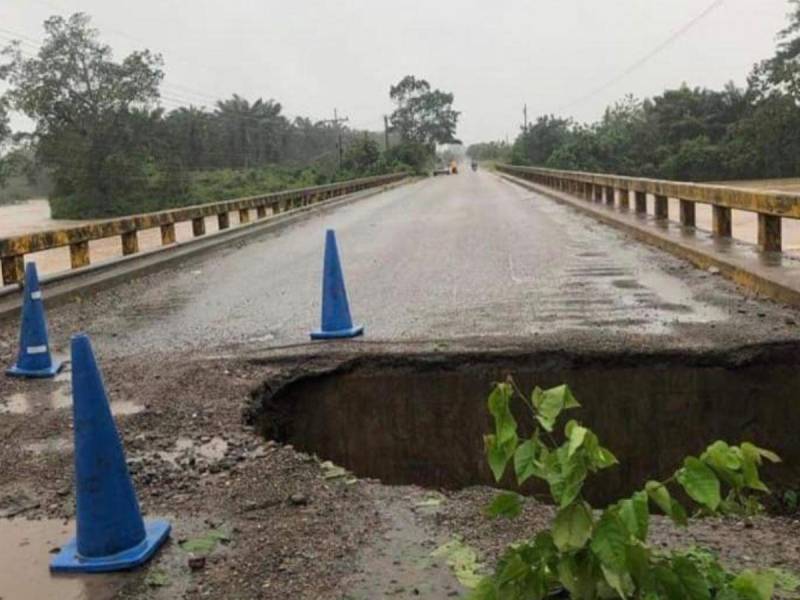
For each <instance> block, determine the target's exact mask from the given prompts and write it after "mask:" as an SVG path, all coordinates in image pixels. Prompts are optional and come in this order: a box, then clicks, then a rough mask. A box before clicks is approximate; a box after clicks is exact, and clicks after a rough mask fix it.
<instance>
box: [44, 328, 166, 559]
mask: <svg viewBox="0 0 800 600" xmlns="http://www.w3.org/2000/svg"><path fill="white" fill-rule="evenodd" d="M71 356H72V430H73V436H74V440H75V443H74V447H75V452H74V459H75V526H76V527H75V528H76V535H75V537H74V538H72V539H71V540H70V542H69V543H68V544H66V545H65V546H64V547H63V548H62V549H61V550H60V551H59V553H58V554H57V555H56V556H55V557H53V559H52V561H51V562H50V570H52V571H56V572H59V571H60V572H64V571H66V572H73V573H74V572H83V573H98V572H102V571H116V570H120V569H132V568H134V567H137V566H139V565H141V564H142V563H144V562H145V561H146V560H147V559H149V558H150V557H151V556H153V554H154V553H155V551H156V550H157V549H158V547H159V546H160V545H161V544H162V543H164V540H166V539H167V537H168V536H169V533H170V526H169V523H167V522H166V521H160V520H158V521H149V522H148V521H144V520H143V519H142V513H141V509H140V508H139V501H138V499H137V498H136V490H135V489H134V487H133V481H132V479H131V476H130V473H129V472H128V467H127V464H126V460H125V450H124V449H123V447H122V440H121V439H120V437H119V433H118V432H117V428H116V425H115V424H114V418H113V416H112V415H111V407H110V405H109V403H108V396H107V395H106V390H105V385H104V384H103V377H102V375H101V373H100V369H99V368H98V367H97V361H96V360H95V356H94V352H93V351H92V344H91V342H90V341H89V337H88V336H86V335H85V334H80V335H75V336H73V337H72V341H71Z"/></svg>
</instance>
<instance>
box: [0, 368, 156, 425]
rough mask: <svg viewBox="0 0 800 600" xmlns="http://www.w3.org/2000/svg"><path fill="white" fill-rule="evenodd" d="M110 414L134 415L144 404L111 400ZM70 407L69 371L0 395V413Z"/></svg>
mask: <svg viewBox="0 0 800 600" xmlns="http://www.w3.org/2000/svg"><path fill="white" fill-rule="evenodd" d="M110 405H111V414H113V415H117V416H120V415H135V414H137V413H140V412H142V411H143V410H144V406H143V405H141V404H138V403H136V402H133V401H132V400H113V399H112V400H111V402H110ZM71 407H72V386H71V385H70V384H69V373H63V372H62V373H61V374H59V376H58V377H57V378H56V379H54V380H53V381H38V382H31V384H30V387H29V388H28V389H26V390H25V391H23V392H15V393H13V394H9V395H8V396H5V397H0V415H2V414H12V415H24V414H30V413H35V412H41V411H44V410H60V409H68V408H71Z"/></svg>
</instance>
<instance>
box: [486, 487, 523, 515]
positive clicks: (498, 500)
mask: <svg viewBox="0 0 800 600" xmlns="http://www.w3.org/2000/svg"><path fill="white" fill-rule="evenodd" d="M521 510H522V496H520V495H519V494H516V493H514V492H503V493H501V494H497V496H495V497H494V500H492V503H491V504H490V505H489V506H488V507H486V514H487V515H488V516H490V517H492V518H497V517H504V518H506V519H511V518H513V517H516V516H517V515H518V514H519V513H520V511H521Z"/></svg>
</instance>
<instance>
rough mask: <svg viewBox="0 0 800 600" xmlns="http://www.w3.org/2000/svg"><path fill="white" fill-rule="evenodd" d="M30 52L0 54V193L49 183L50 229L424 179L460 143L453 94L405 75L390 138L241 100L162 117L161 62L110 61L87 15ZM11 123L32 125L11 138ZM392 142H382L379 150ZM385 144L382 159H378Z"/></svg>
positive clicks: (140, 58)
mask: <svg viewBox="0 0 800 600" xmlns="http://www.w3.org/2000/svg"><path fill="white" fill-rule="evenodd" d="M44 29H45V38H44V41H43V43H42V44H41V46H40V47H38V48H37V50H36V51H35V52H34V51H31V50H30V49H29V48H28V47H26V46H23V45H22V43H20V42H14V43H11V44H10V45H9V46H7V47H6V48H5V49H4V50H3V51H2V54H0V81H3V82H4V83H5V84H6V87H7V91H6V93H5V94H3V95H2V96H0V186H3V185H4V184H5V185H10V184H12V183H14V182H18V181H19V180H20V178H26V179H28V180H29V182H31V183H39V184H41V181H42V180H46V181H47V182H49V186H50V191H49V195H50V203H51V207H52V209H53V210H52V212H53V216H54V217H68V218H86V217H97V216H111V215H122V214H131V213H136V212H145V211H150V210H156V209H160V208H165V207H169V206H177V205H182V204H188V203H196V202H204V201H212V200H220V199H225V198H231V197H235V196H242V195H251V194H258V193H265V192H270V191H275V190H278V189H286V188H288V187H297V186H305V185H315V184H321V183H326V182H329V181H337V180H342V179H350V178H354V177H364V176H369V175H376V174H381V173H388V172H394V171H399V170H408V171H421V170H423V169H426V168H428V166H429V165H430V163H431V161H432V160H433V159H434V152H435V147H436V144H439V143H449V142H452V141H455V137H454V135H455V128H456V124H457V121H458V112H457V111H455V110H453V108H452V103H453V95H452V94H449V93H445V92H442V91H440V90H436V89H433V88H432V87H431V86H430V84H429V83H428V82H427V81H425V80H422V79H416V78H415V77H413V76H406V77H404V78H403V79H401V80H400V81H399V82H398V83H397V84H396V85H394V86H391V88H390V91H389V97H390V99H391V100H392V101H393V102H394V104H395V110H394V112H393V113H392V115H391V116H390V118H389V126H390V127H389V131H387V132H383V131H381V132H366V131H356V130H353V129H350V128H348V127H346V126H345V125H344V124H343V123H342V122H341V121H339V120H334V119H322V120H315V119H311V118H306V117H295V118H289V117H287V116H286V115H285V114H284V108H283V106H282V105H281V104H280V103H279V102H277V101H275V100H271V99H270V100H264V99H261V98H258V99H255V100H252V101H250V100H248V99H246V98H243V97H241V96H239V95H237V94H233V95H232V96H231V97H230V98H225V99H220V100H218V101H216V102H215V103H214V105H213V108H204V107H197V106H191V105H188V106H182V107H179V108H176V109H173V110H169V111H167V110H166V109H165V108H164V107H163V106H161V102H160V98H161V94H160V86H161V84H162V81H163V78H164V71H163V67H164V65H163V61H162V59H161V57H160V56H159V55H157V54H154V53H152V52H150V51H149V50H143V51H139V52H134V53H132V54H130V55H129V56H127V57H125V58H124V59H122V60H121V61H115V60H114V59H113V56H112V50H111V48H110V47H109V46H107V45H105V44H103V43H101V41H100V38H99V33H98V32H97V31H96V30H95V29H93V28H92V27H91V22H90V19H89V17H88V16H87V15H85V14H80V13H79V14H75V15H72V16H71V17H69V18H63V17H58V16H56V17H51V18H50V19H48V20H47V21H46V22H45V24H44ZM12 111H16V112H18V113H21V114H23V115H25V116H27V117H28V118H29V119H30V120H31V121H32V122H33V124H34V129H33V131H31V132H13V131H11V128H10V127H9V122H10V121H9V114H10V113H11V112H12ZM385 136H386V137H385ZM386 141H389V146H390V147H389V148H386V147H385V146H386Z"/></svg>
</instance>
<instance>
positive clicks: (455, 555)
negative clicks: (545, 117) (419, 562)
mask: <svg viewBox="0 0 800 600" xmlns="http://www.w3.org/2000/svg"><path fill="white" fill-rule="evenodd" d="M431 556H433V557H437V558H440V557H441V558H444V559H445V561H446V562H447V565H448V566H449V567H450V568H451V569H452V570H453V574H454V575H455V576H456V579H458V581H459V583H461V585H463V586H464V587H465V588H467V589H474V588H477V587H478V586H479V584H481V582H482V579H483V576H482V575H480V574H479V571H481V570H482V568H483V565H482V564H481V563H479V562H478V554H477V552H475V550H474V549H473V548H470V547H469V546H467V545H466V544H464V543H463V542H462V541H461V540H460V539H459V538H455V539H453V540H450V541H449V542H447V543H446V544H442V545H441V546H439V547H438V548H437V549H436V550H434V551H433V552H431ZM481 597H484V598H491V597H492V596H481Z"/></svg>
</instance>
